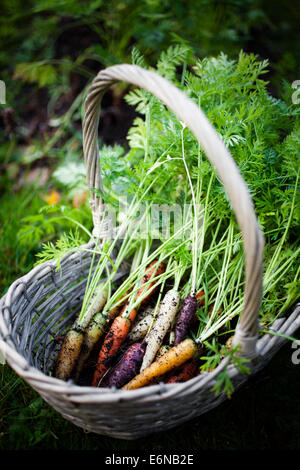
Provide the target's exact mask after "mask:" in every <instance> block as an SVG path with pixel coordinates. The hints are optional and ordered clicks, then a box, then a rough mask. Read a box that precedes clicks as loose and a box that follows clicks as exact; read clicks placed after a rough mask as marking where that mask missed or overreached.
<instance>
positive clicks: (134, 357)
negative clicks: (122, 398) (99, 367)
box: [108, 343, 146, 388]
mask: <svg viewBox="0 0 300 470" xmlns="http://www.w3.org/2000/svg"><path fill="white" fill-rule="evenodd" d="M145 350H146V343H134V344H132V345H131V346H130V347H129V348H128V349H127V351H126V352H125V354H124V355H123V357H122V359H121V360H120V362H119V363H118V364H117V365H116V367H115V369H114V370H113V371H112V373H111V375H110V377H109V379H108V386H109V387H116V388H121V387H123V385H125V384H126V383H127V382H129V381H130V380H131V379H133V377H135V376H136V375H137V374H138V373H139V370H140V366H141V364H142V361H143V357H144V354H145Z"/></svg>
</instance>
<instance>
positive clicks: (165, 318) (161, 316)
mask: <svg viewBox="0 0 300 470" xmlns="http://www.w3.org/2000/svg"><path fill="white" fill-rule="evenodd" d="M179 302H180V295H179V292H178V291H177V290H176V289H171V290H169V291H168V292H167V293H166V295H165V296H164V299H163V301H162V302H161V304H160V306H159V311H158V314H157V317H156V319H155V323H154V326H153V328H151V330H150V331H149V333H148V334H147V335H146V337H145V342H146V344H147V347H146V351H145V354H144V358H143V363H142V366H141V371H142V370H143V369H145V368H146V367H148V366H149V365H150V364H151V363H152V361H153V359H154V358H155V356H156V354H157V352H158V350H159V348H160V346H161V345H162V342H163V340H164V337H165V335H166V333H167V332H168V330H169V328H170V326H171V324H172V322H173V320H174V318H175V316H176V313H177V311H178V307H179Z"/></svg>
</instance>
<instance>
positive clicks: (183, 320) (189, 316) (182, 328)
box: [174, 295, 198, 346]
mask: <svg viewBox="0 0 300 470" xmlns="http://www.w3.org/2000/svg"><path fill="white" fill-rule="evenodd" d="M197 308H198V302H197V299H196V297H194V296H191V295H188V296H187V297H186V298H185V299H184V301H183V303H182V307H181V310H180V313H179V315H178V318H177V320H176V325H175V341H174V345H175V346H176V345H177V344H179V343H181V341H183V339H184V338H185V336H186V334H187V332H188V329H189V327H190V325H191V322H192V320H193V317H194V315H195V313H196V311H197Z"/></svg>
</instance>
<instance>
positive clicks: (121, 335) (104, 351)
mask: <svg viewBox="0 0 300 470" xmlns="http://www.w3.org/2000/svg"><path fill="white" fill-rule="evenodd" d="M130 327H131V321H130V320H129V319H128V318H125V317H122V315H118V316H117V317H116V318H115V319H114V321H113V323H112V325H111V327H110V329H109V332H108V333H107V335H106V336H105V339H104V342H103V345H102V348H101V349H100V353H99V357H98V363H97V366H96V369H95V372H94V376H93V381H92V386H93V387H98V386H99V384H100V381H101V379H102V377H103V376H104V374H105V373H106V372H107V371H108V369H109V367H110V365H111V361H112V359H113V357H114V355H115V354H116V353H117V352H118V351H119V348H120V346H121V344H122V343H123V342H124V340H125V338H126V336H127V334H128V332H129V330H130Z"/></svg>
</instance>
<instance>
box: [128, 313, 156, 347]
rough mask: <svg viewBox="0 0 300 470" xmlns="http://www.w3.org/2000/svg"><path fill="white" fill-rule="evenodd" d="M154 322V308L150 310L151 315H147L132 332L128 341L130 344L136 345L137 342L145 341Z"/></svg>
mask: <svg viewBox="0 0 300 470" xmlns="http://www.w3.org/2000/svg"><path fill="white" fill-rule="evenodd" d="M152 322H153V308H151V309H149V313H147V314H146V315H145V316H143V317H142V318H141V319H140V320H139V321H138V322H137V323H136V324H135V325H134V326H133V327H132V329H131V330H130V332H129V334H128V337H127V339H128V341H129V342H130V343H136V342H137V341H140V340H141V339H143V338H144V337H145V336H146V334H147V332H148V330H149V328H150V327H151V324H152Z"/></svg>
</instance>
